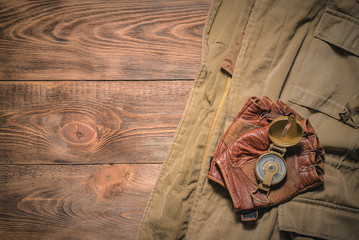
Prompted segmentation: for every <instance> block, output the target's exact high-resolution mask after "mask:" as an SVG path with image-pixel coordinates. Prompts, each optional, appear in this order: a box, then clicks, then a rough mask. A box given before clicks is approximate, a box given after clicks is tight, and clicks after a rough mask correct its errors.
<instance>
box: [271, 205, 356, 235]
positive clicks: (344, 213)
mask: <svg viewBox="0 0 359 240" xmlns="http://www.w3.org/2000/svg"><path fill="white" fill-rule="evenodd" d="M278 217H279V218H278V222H279V231H280V232H281V233H282V234H285V233H286V234H287V236H291V237H292V239H296V237H297V238H298V239H313V238H320V239H343V240H344V239H345V240H350V239H353V240H354V239H359V231H357V226H358V224H359V211H358V210H357V209H352V208H348V207H342V206H338V205H335V204H330V203H325V202H321V201H315V200H309V199H304V198H298V199H297V200H293V201H290V202H288V203H285V204H282V205H280V206H279V207H278Z"/></svg>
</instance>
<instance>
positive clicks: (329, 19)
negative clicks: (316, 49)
mask: <svg viewBox="0 0 359 240" xmlns="http://www.w3.org/2000/svg"><path fill="white" fill-rule="evenodd" d="M314 36H315V37H317V38H320V39H322V40H324V41H326V42H329V43H331V44H333V45H336V46H338V47H340V48H342V49H345V50H347V51H348V52H351V53H353V54H355V55H357V56H359V21H358V20H357V19H355V18H352V17H350V16H347V15H344V14H342V13H340V12H337V11H334V10H331V9H327V11H326V12H325V13H324V15H323V17H322V19H321V21H320V23H319V25H318V27H317V29H316V31H315V33H314Z"/></svg>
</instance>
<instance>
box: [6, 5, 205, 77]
mask: <svg viewBox="0 0 359 240" xmlns="http://www.w3.org/2000/svg"><path fill="white" fill-rule="evenodd" d="M210 2H211V1H210V0H196V1H192V0H180V1H168V0H147V1H129V0H121V1H115V0H83V1H63V0H39V1H27V0H16V1H7V0H0V52H1V54H0V80H136V79H137V80H138V79H141V80H150V79H167V80H168V79H193V78H194V77H195V74H196V72H197V69H198V67H199V64H200V57H201V36H202V29H203V25H204V22H205V18H206V15H207V12H208V9H209V6H210Z"/></svg>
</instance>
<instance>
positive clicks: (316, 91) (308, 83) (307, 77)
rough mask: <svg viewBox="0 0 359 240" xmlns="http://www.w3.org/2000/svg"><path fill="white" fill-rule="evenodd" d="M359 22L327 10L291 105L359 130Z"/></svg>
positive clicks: (293, 91)
mask: <svg viewBox="0 0 359 240" xmlns="http://www.w3.org/2000/svg"><path fill="white" fill-rule="evenodd" d="M358 56H359V20H358V19H355V18H352V17H350V16H347V15H345V14H342V13H340V12H337V11H334V10H331V9H326V11H325V13H324V14H323V16H322V18H321V20H320V22H319V24H318V26H317V27H316V30H315V33H314V38H313V39H312V42H311V45H310V47H309V49H308V52H307V54H306V57H305V59H304V62H303V65H302V67H301V69H300V71H299V73H298V76H297V79H296V82H295V84H294V87H293V89H292V92H291V96H290V98H289V101H291V102H293V103H296V104H299V105H302V106H304V107H308V108H311V109H314V110H317V111H320V112H322V113H324V114H326V115H328V116H330V117H333V118H335V119H337V120H340V121H342V122H345V123H346V124H348V125H350V126H352V127H354V128H358V127H359V71H358V69H359V57H358Z"/></svg>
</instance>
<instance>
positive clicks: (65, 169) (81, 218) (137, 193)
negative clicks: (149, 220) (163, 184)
mask: <svg viewBox="0 0 359 240" xmlns="http://www.w3.org/2000/svg"><path fill="white" fill-rule="evenodd" d="M159 170H160V165H159V164H134V165H131V164H114V165H92V166H89V165H61V166H59V165H56V166H54V165H53V166H41V165H40V166H35V165H25V166H0V182H1V183H2V187H1V188H0V238H1V239H27V240H31V239H34V240H35V239H36V240H38V239H54V240H56V239H71V240H76V239H86V240H92V239H94V240H98V239H135V238H136V234H137V230H138V227H139V224H140V220H141V217H142V214H143V212H144V209H145V205H146V202H147V200H148V198H149V196H150V193H151V191H152V188H153V185H154V182H155V179H156V176H157V175H158V173H159Z"/></svg>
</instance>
